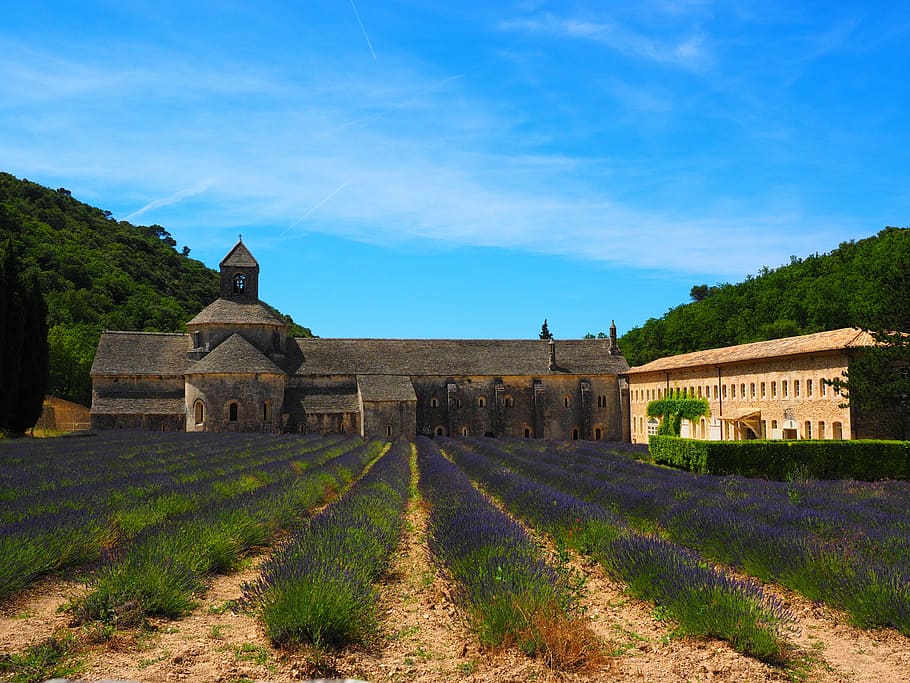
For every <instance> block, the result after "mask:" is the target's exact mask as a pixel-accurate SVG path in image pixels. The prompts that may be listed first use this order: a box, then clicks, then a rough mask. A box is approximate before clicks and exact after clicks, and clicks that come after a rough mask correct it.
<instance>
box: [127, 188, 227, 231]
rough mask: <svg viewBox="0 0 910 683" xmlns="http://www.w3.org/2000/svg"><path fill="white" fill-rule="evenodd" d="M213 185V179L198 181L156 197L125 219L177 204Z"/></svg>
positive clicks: (129, 219)
mask: <svg viewBox="0 0 910 683" xmlns="http://www.w3.org/2000/svg"><path fill="white" fill-rule="evenodd" d="M211 186H212V181H211V180H203V181H202V182H201V183H197V184H196V185H194V186H193V187H188V188H186V189H185V190H180V191H179V192H175V193H174V194H172V195H171V196H169V197H163V198H162V199H156V200H155V201H152V202H149V203H148V204H146V205H145V206H143V207H142V208H141V209H137V210H136V211H133V213H131V214H130V215H129V216H125V217H124V218H123V220H125V221H131V220H133V219H134V218H136V217H138V216H141V215H142V214H144V213H145V212H146V211H151V210H152V209H157V208H159V207H161V206H168V205H170V204H176V203H177V202H179V201H181V200H183V199H186V198H187V197H193V196H195V195H197V194H202V193H203V192H205V191H206V190H208V189H209V188H210V187H211Z"/></svg>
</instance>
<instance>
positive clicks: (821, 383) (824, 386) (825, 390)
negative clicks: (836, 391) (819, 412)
mask: <svg viewBox="0 0 910 683" xmlns="http://www.w3.org/2000/svg"><path fill="white" fill-rule="evenodd" d="M818 386H820V387H821V388H822V389H821V391H822V396H827V395H828V385H827V384H825V380H823V379H822V380H819V382H818Z"/></svg>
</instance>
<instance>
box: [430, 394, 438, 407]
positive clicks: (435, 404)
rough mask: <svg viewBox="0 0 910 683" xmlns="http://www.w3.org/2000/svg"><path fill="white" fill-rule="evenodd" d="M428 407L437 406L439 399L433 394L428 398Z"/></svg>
mask: <svg viewBox="0 0 910 683" xmlns="http://www.w3.org/2000/svg"><path fill="white" fill-rule="evenodd" d="M430 407H431V408H438V407H439V401H438V400H437V399H436V397H435V396H434V397H433V398H431V399H430Z"/></svg>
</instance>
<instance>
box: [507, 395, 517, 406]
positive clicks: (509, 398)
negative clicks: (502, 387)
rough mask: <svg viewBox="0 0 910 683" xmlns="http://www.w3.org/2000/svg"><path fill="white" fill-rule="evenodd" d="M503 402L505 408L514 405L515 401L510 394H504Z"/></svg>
mask: <svg viewBox="0 0 910 683" xmlns="http://www.w3.org/2000/svg"><path fill="white" fill-rule="evenodd" d="M505 403H506V408H511V407H512V406H513V405H515V401H514V400H513V399H512V397H511V396H506V400H505Z"/></svg>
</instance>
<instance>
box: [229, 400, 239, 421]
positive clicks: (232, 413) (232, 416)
mask: <svg viewBox="0 0 910 683" xmlns="http://www.w3.org/2000/svg"><path fill="white" fill-rule="evenodd" d="M238 412H239V408H238V406H237V404H236V403H231V404H230V405H229V406H228V420H230V421H231V422H236V421H237V416H238Z"/></svg>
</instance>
